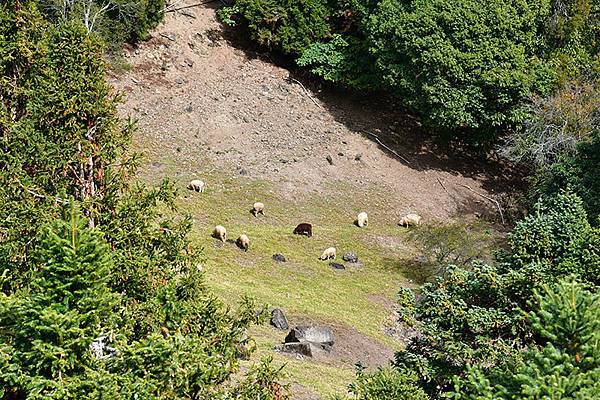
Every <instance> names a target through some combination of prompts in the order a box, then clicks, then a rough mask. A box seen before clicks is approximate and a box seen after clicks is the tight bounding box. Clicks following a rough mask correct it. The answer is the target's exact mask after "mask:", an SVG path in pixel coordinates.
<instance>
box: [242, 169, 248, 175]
mask: <svg viewBox="0 0 600 400" xmlns="http://www.w3.org/2000/svg"><path fill="white" fill-rule="evenodd" d="M240 175H242V176H246V175H248V171H246V170H245V169H243V168H242V169H240Z"/></svg>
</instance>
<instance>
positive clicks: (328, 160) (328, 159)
mask: <svg viewBox="0 0 600 400" xmlns="http://www.w3.org/2000/svg"><path fill="white" fill-rule="evenodd" d="M325 159H326V160H327V162H328V163H329V165H333V158H331V156H329V155H328V156H327V157H325Z"/></svg>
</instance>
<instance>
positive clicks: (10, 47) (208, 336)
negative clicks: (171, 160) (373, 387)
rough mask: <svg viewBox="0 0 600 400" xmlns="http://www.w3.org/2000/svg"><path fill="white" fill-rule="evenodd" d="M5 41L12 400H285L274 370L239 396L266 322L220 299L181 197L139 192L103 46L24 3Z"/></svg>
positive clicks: (3, 29)
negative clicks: (205, 276) (244, 361)
mask: <svg viewBox="0 0 600 400" xmlns="http://www.w3.org/2000/svg"><path fill="white" fill-rule="evenodd" d="M0 38H1V39H2V40H0V72H1V73H2V75H1V76H0V79H1V83H2V84H1V85H0V138H1V140H0V398H6V399H9V398H10V399H12V398H28V399H48V398H55V399H84V398H85V399H115V400H116V399H134V398H139V399H164V398H168V399H189V398H220V399H245V398H249V397H248V396H251V395H252V394H253V393H257V391H259V392H260V393H261V395H263V398H264V399H266V400H269V399H275V397H277V398H278V399H283V398H285V395H286V393H285V391H284V390H283V389H282V387H281V386H278V384H277V380H278V379H279V373H278V370H277V369H273V368H272V367H271V366H270V365H268V363H264V364H263V365H262V366H261V367H259V368H258V369H253V370H252V371H253V372H252V374H251V375H250V376H249V377H248V379H250V380H243V382H245V383H244V384H243V385H242V384H240V385H237V384H233V383H232V379H231V378H232V376H233V375H234V374H237V373H238V372H239V359H240V358H242V357H247V356H248V355H249V354H250V353H251V352H252V351H253V350H254V345H253V342H252V340H251V339H249V338H248V336H247V330H248V327H249V326H250V325H252V324H255V323H258V322H260V321H262V319H263V316H264V308H263V307H258V306H257V305H256V304H254V302H252V301H251V300H248V299H246V300H244V301H243V302H242V304H240V306H239V307H238V308H237V309H235V310H232V309H230V308H228V307H225V306H224V305H223V304H222V303H221V302H220V301H218V300H217V299H216V298H214V296H212V295H211V294H210V293H209V292H208V291H207V289H206V288H205V287H204V285H203V280H202V274H201V272H200V268H199V265H198V262H199V258H200V254H199V253H198V252H197V251H196V250H195V249H194V248H193V247H192V246H191V244H190V241H189V238H188V233H189V231H190V229H191V220H190V218H189V217H184V218H181V219H177V218H173V217H171V215H174V213H175V211H176V210H175V206H174V200H175V198H176V191H175V188H174V187H173V185H172V184H171V183H169V182H164V183H163V184H162V185H161V186H160V187H156V188H148V187H146V186H145V185H142V184H138V183H136V182H135V181H134V180H132V177H133V176H134V174H135V170H136V164H137V156H136V155H129V153H128V151H127V147H128V144H129V140H130V136H131V132H132V125H131V124H129V123H123V122H122V121H121V120H119V118H118V114H117V109H116V107H117V104H118V98H117V97H116V96H115V95H114V94H113V93H112V92H111V89H110V86H109V85H108V84H107V82H106V81H105V75H104V74H105V64H104V61H103V59H102V46H101V45H100V43H99V42H98V39H97V37H96V36H95V35H90V34H89V33H88V32H87V30H86V29H85V28H84V27H83V26H82V25H81V24H79V23H78V22H76V21H61V22H59V23H57V24H54V25H53V24H50V23H48V22H45V21H44V20H43V19H42V18H41V15H40V14H39V12H38V11H37V9H36V8H35V2H34V1H25V0H23V1H10V2H5V3H2V4H1V5H0ZM65 208H66V209H68V210H71V212H69V213H67V215H66V219H65V218H63V219H61V218H60V217H61V216H63V210H64V209H65ZM74 209H77V210H79V211H78V212H74V211H73V210H74ZM94 341H95V342H98V341H103V342H104V345H105V346H104V351H103V353H102V354H97V353H95V352H94V351H92V348H90V344H92V342H94ZM94 346H96V348H97V344H94ZM258 378H260V379H258ZM240 379H243V378H240Z"/></svg>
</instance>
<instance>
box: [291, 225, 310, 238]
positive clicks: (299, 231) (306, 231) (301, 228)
mask: <svg viewBox="0 0 600 400" xmlns="http://www.w3.org/2000/svg"><path fill="white" fill-rule="evenodd" d="M294 235H306V236H308V237H311V236H312V225H311V224H298V226H297V227H296V229H294Z"/></svg>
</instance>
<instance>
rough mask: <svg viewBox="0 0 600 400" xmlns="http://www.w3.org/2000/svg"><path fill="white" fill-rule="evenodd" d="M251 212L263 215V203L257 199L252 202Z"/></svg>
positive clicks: (255, 214)
mask: <svg viewBox="0 0 600 400" xmlns="http://www.w3.org/2000/svg"><path fill="white" fill-rule="evenodd" d="M252 214H254V216H255V217H256V216H257V215H258V214H262V215H265V205H264V204H263V203H261V202H259V201H257V202H256V203H254V206H253V207H252Z"/></svg>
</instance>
